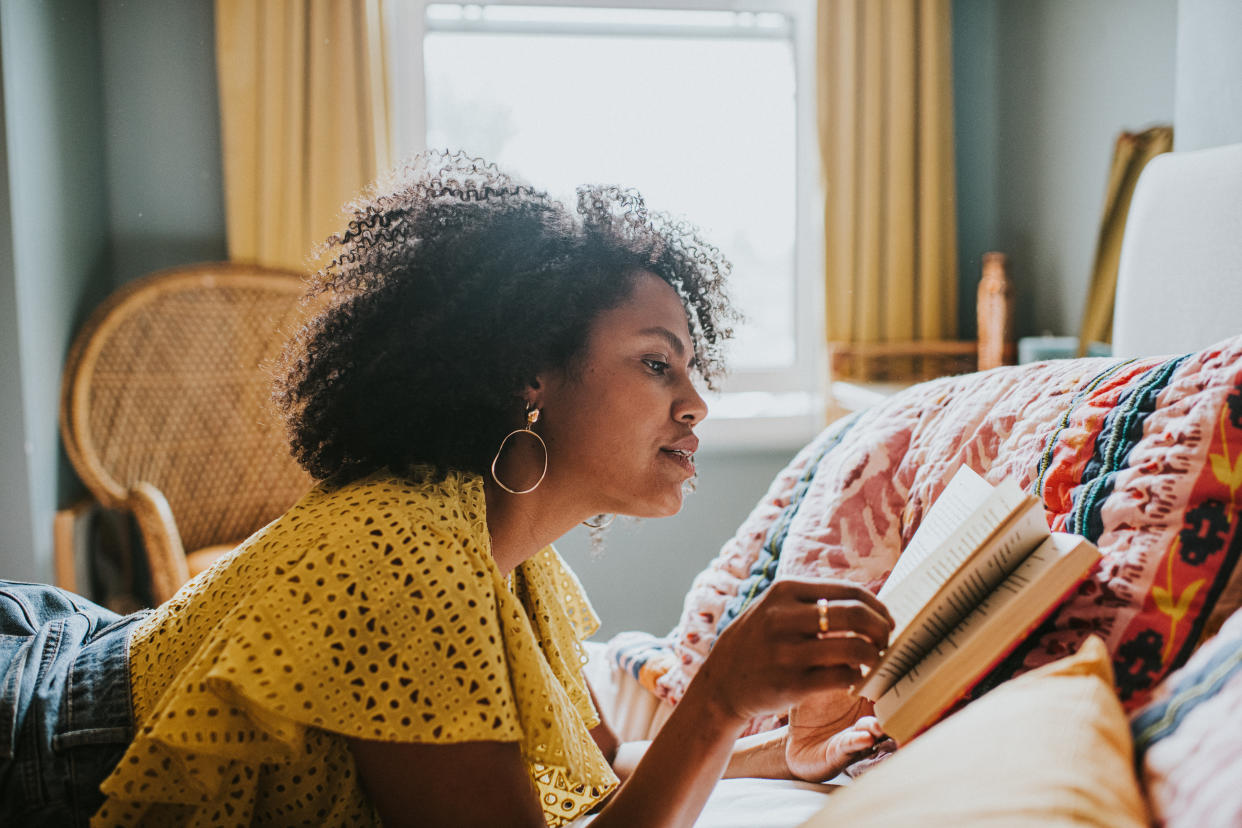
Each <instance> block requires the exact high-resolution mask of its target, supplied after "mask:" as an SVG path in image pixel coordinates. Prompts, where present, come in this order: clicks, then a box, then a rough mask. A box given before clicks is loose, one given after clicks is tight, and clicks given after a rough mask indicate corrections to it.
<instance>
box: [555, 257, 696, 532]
mask: <svg viewBox="0 0 1242 828" xmlns="http://www.w3.org/2000/svg"><path fill="white" fill-rule="evenodd" d="M693 358H694V351H693V349H692V347H691V341H690V331H689V329H688V328H687V326H686V316H685V311H684V310H683V309H682V303H681V300H680V299H679V298H678V296H677V294H676V292H674V290H673V289H672V288H671V287H669V285H668V284H667V283H666V282H664V281H663V280H662V279H660V278H659V277H657V276H654V275H652V274H650V273H643V274H640V275H639V276H637V277H636V278H635V281H634V288H633V291H632V292H631V294H630V296H629V298H628V299H627V300H625V301H624V302H622V303H621V304H620V305H618V306H617V307H615V308H612V309H611V310H607V311H605V312H604V313H602V314H601V315H600V316H599V318H598V319H597V320H596V321H595V324H594V326H593V327H592V329H591V332H590V335H589V338H588V341H587V349H586V355H585V358H584V359H583V360H582V363H581V365H580V366H579V367H578V369H577V370H574V371H556V372H548V373H546V374H544V375H541V376H540V378H539V389H538V390H539V391H540V395H539V398H538V402H539V404H540V405H541V406H542V408H543V411H542V413H541V416H540V419H539V425H537V426H536V430H537V431H539V433H540V434H541V435H542V436H543V438H544V440H545V442H546V443H547V446H548V476H547V481H546V482H549V483H550V482H552V481H556V482H555V484H554V485H555V486H556V488H557V490H558V491H561V492H565V493H569V494H571V495H572V496H573V497H575V498H577V499H579V500H581V504H580V505H581V506H582V507H583V508H584V510H585V512H586V513H587V514H588V515H590V514H598V513H604V512H607V513H612V512H617V513H620V514H626V515H635V516H638V517H662V516H665V515H672V514H676V512H677V511H678V510H679V509H680V508H681V501H682V484H683V483H684V482H685V481H686V480H687V479H689V478H690V477H691V476H693V474H694V459H693V454H694V451H695V449H696V448H697V447H698V443H699V441H698V438H697V437H695V436H694V434H693V431H692V430H693V428H694V426H695V425H697V424H698V423H699V422H701V421H702V419H703V418H704V417H705V416H707V404H706V403H705V402H704V401H703V398H702V397H701V396H699V393H698V391H696V390H695V388H694V385H693V384H692V383H691V381H690V365H691V361H692V359H693ZM575 505H578V504H577V503H576V504H575Z"/></svg>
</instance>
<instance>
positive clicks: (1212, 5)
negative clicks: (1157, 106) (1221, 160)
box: [1173, 0, 1242, 151]
mask: <svg viewBox="0 0 1242 828" xmlns="http://www.w3.org/2000/svg"><path fill="white" fill-rule="evenodd" d="M1175 111H1176V116H1175V117H1176V124H1177V132H1176V134H1175V135H1174V137H1173V146H1174V147H1175V148H1176V149H1177V150H1179V151H1180V150H1195V149H1202V148H1204V147H1215V146H1220V145H1222V144H1236V143H1239V142H1242V3H1239V2H1238V0H1181V2H1179V3H1178V7H1177V106H1176V110H1175Z"/></svg>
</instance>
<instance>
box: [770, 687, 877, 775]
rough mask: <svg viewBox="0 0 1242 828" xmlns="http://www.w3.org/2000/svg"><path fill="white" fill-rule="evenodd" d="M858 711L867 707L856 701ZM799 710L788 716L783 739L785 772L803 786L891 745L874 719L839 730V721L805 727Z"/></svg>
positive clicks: (864, 718)
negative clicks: (802, 782)
mask: <svg viewBox="0 0 1242 828" xmlns="http://www.w3.org/2000/svg"><path fill="white" fill-rule="evenodd" d="M856 701H858V702H859V705H858V707H856V708H855V709H861V708H863V707H869V705H868V704H867V702H865V701H863V700H862V699H856ZM800 711H802V706H801V705H799V706H796V707H794V708H793V710H791V711H790V712H789V731H788V733H787V734H786V737H785V764H786V766H787V767H788V768H789V772H790V773H791V774H793V775H794V776H796V777H797V778H799V779H802V780H805V781H807V782H823V781H825V780H827V779H831V778H832V777H834V776H836V775H837V774H839V773H841V771H843V770H845V769H846V768H847V767H849V766H850V765H852V764H853V763H854V762H857V761H858V760H860V759H866V758H869V757H871V756H874V755H875V754H876V752H877V751H878V750H880V749H881V748H883V747H885V746H886V745H891V744H892V742H891V740H890V739H889V738H888V737H887V736H885V735H884V731H883V730H881V729H880V723H879V722H878V721H877V720H876V718H875V717H874V716H862V717H860V718H858V719H857V720H854V721H853V723H852V724H847V725H846V726H844V727H842V725H841V723H840V721H834V722H825V721H820V722H818V723H813V724H808V723H807V722H806V721H805V714H804V711H803V712H800Z"/></svg>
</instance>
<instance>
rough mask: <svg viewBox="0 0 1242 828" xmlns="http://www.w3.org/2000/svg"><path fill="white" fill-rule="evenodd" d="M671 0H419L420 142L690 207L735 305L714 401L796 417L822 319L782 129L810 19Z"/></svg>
mask: <svg viewBox="0 0 1242 828" xmlns="http://www.w3.org/2000/svg"><path fill="white" fill-rule="evenodd" d="M588 1H589V0H588ZM613 3H614V5H624V2H618V0H613ZM676 5H680V6H683V8H681V9H679V10H662V9H652V8H644V9H635V8H604V7H602V6H597V5H588V4H587V3H579V4H577V5H566V4H545V5H520V6H519V5H512V4H486V5H477V4H453V3H434V4H430V5H428V6H427V9H426V17H425V19H424V20H423V21H422V23H423V26H424V31H423V66H422V70H423V75H424V77H423V80H424V89H425V99H424V100H425V112H424V118H425V121H424V123H425V130H426V131H425V143H426V146H428V147H451V148H461V149H464V150H466V151H467V152H469V153H471V154H475V155H481V156H483V157H485V158H488V159H489V160H493V161H496V162H497V163H499V164H501V165H502V166H504V167H506V168H508V169H512V170H516V171H517V172H518V173H519V174H521V175H523V176H524V177H526V178H528V179H530V180H531V181H532V182H534V183H536V184H538V185H540V186H544V187H547V188H549V189H550V190H551V191H552V192H553V193H554V194H555V195H558V196H561V197H564V198H568V199H572V197H573V187H574V186H575V185H576V184H578V183H581V182H586V181H592V182H599V183H617V184H625V185H629V186H634V187H636V188H638V189H639V190H640V191H641V192H642V193H643V195H644V196H645V197H646V198H647V200H648V203H649V204H650V205H651V206H652V207H654V208H656V209H660V210H664V211H666V212H669V213H672V214H674V215H678V216H684V217H686V218H688V219H689V220H691V221H693V222H694V223H696V224H698V225H699V226H700V227H702V228H703V231H704V235H705V236H706V237H707V238H708V239H710V240H711V241H712V242H713V243H715V244H716V245H718V246H719V247H720V248H721V249H722V250H723V251H724V252H725V253H726V255H728V256H729V258H730V259H731V260H732V262H733V265H734V279H733V295H734V297H735V299H736V300H737V302H738V304H739V306H740V307H741V308H742V310H743V312H744V313H745V315H746V321H745V323H744V324H743V325H741V326H740V327H739V328H738V336H737V338H736V340H735V342H734V343H733V345H732V347H731V351H730V357H731V364H732V366H733V373H732V375H731V377H730V378H729V380H728V384H727V386H726V390H727V391H728V392H729V393H728V394H726V395H725V396H724V397H723V398H721V399H718V400H715V401H713V418H723V419H725V420H728V419H733V420H742V419H755V418H756V417H757V418H760V419H762V418H768V419H769V421H770V423H772V424H775V423H776V422H777V421H778V420H779V421H783V425H784V428H783V429H782V430H784V429H786V428H787V427H788V426H789V425H790V424H791V423H790V417H791V416H792V417H794V418H795V419H796V420H801V419H807V418H808V417H809V420H808V422H807V424H806V425H807V429H811V428H814V426H815V425H816V423H815V422H814V420H815V416H813V414H814V413H815V409H816V406H817V399H818V393H817V391H818V388H819V386H820V383H818V382H817V377H818V375H819V374H820V373H821V372H820V371H819V370H818V365H819V364H820V363H819V360H818V359H817V356H818V348H819V340H820V335H819V330H820V324H821V323H820V322H819V319H818V308H819V303H818V302H817V300H815V298H814V291H813V289H811V290H808V284H809V285H814V284H815V283H814V279H816V278H817V277H818V267H817V262H818V259H817V258H816V255H815V251H814V250H811V249H807V248H808V245H807V239H808V238H809V237H812V236H813V235H814V233H813V232H812V230H813V228H812V226H811V225H809V224H808V216H807V215H806V214H807V213H808V210H807V208H806V205H813V204H814V201H813V200H812V199H809V198H808V196H809V195H810V193H809V192H808V191H807V190H806V187H807V186H808V179H809V180H810V181H814V179H815V176H814V174H813V173H812V174H808V173H807V172H806V170H808V169H813V168H812V167H809V166H808V165H807V160H806V158H802V159H801V160H802V164H801V165H800V164H799V160H800V155H799V153H800V150H801V152H802V153H803V155H806V154H808V153H807V151H806V147H807V146H812V147H813V144H808V143H807V142H806V141H805V136H803V137H802V140H800V136H799V132H798V130H799V126H800V123H799V118H805V117H807V116H806V114H805V113H800V112H799V104H800V102H802V103H806V104H807V106H806V107H804V108H809V103H808V102H809V95H807V94H806V93H805V91H800V90H799V80H800V77H799V71H798V70H799V67H798V63H797V59H798V54H797V52H798V49H797V48H796V45H797V44H796V40H795V33H796V31H797V29H798V27H799V26H808V27H809V26H810V25H811V23H812V22H813V19H802V20H799V19H797V18H796V15H790V14H788V13H776V12H770V11H761V10H752V11H737V10H729V11H721V10H711V9H709V8H707V6H706V4H705V3H699V4H698V5H700V6H702V8H698V9H686V8H684V6H686V5H687V3H685V2H681V3H678V4H676ZM690 5H694V3H691V4H690ZM725 5H730V6H731V7H732V8H733V9H736V8H737V4H736V3H732V4H728V3H726V4H725ZM774 5H775V6H780V5H782V4H770V3H768V4H758V5H757V6H756V7H755V9H764V8H772V7H773V6H774ZM783 5H784V6H790V4H789V3H785V4H783ZM802 5H803V6H806V7H808V8H809V7H810V4H809V3H806V4H802ZM793 6H794V8H797V7H798V4H793ZM811 11H812V12H813V9H812V10H811ZM803 17H804V18H811V17H812V15H811V13H807V14H804V15H803ZM801 126H802V127H803V129H804V130H805V128H806V125H805V124H802V125H801ZM800 205H802V209H800ZM812 212H813V210H812ZM799 242H802V245H801V247H800V245H799ZM808 293H811V294H812V295H811V296H808V295H806V294H808ZM713 418H709V421H708V423H711V419H713ZM752 430H753V429H752ZM796 430H797V431H798V432H803V431H804V429H800V428H799V429H796ZM805 436H806V435H805V434H804V433H799V434H798V435H797V437H796V439H798V440H802V439H804V438H805ZM726 439H728V436H727V434H726ZM743 441H745V440H744V439H743ZM729 442H736V440H733V439H730V440H729Z"/></svg>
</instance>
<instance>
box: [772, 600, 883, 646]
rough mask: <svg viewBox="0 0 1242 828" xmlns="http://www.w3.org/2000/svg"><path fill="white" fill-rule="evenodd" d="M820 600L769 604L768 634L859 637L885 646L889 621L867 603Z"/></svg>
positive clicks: (781, 635) (810, 637)
mask: <svg viewBox="0 0 1242 828" xmlns="http://www.w3.org/2000/svg"><path fill="white" fill-rule="evenodd" d="M774 597H776V598H777V599H778V601H779V596H774ZM823 600H824V602H825V603H823V604H819V603H805V602H803V601H800V600H795V601H786V602H785V603H783V604H778V605H777V606H772V607H769V608H768V610H769V612H771V613H772V616H771V619H770V624H771V628H770V631H771V633H772V634H773V635H776V636H780V637H782V638H790V639H793V640H800V639H813V640H814V639H819V640H831V639H838V638H858V637H861V638H865V639H867V640H868V641H870V642H871V643H872V644H874V645H875V646H876V647H878V648H880V649H883V648H884V647H887V646H888V636H889V633H890V632H891V631H892V622H890V621H889V619H888V617H887V616H885V615H881V614H880V613H879V612H877V611H876V610H875V608H874V607H872V606H871V605H870V604H869V603H866V602H863V601H859V600H856V599H855V598H853V597H851V598H844V599H842V598H838V599H827V598H825V599H823ZM825 627H826V628H827V629H826V630H825Z"/></svg>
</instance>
